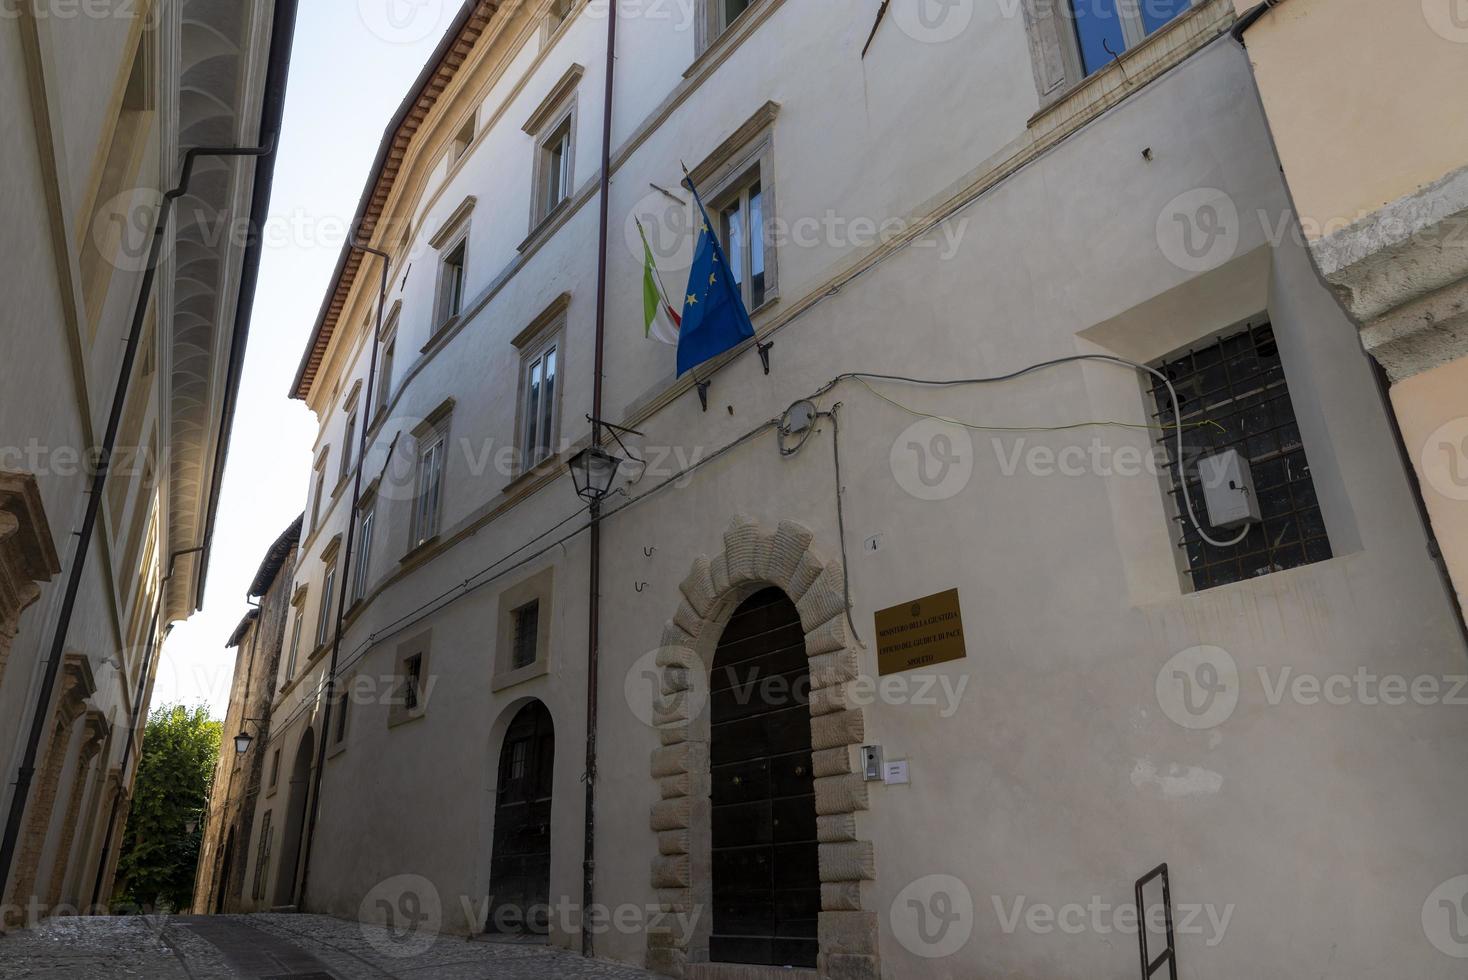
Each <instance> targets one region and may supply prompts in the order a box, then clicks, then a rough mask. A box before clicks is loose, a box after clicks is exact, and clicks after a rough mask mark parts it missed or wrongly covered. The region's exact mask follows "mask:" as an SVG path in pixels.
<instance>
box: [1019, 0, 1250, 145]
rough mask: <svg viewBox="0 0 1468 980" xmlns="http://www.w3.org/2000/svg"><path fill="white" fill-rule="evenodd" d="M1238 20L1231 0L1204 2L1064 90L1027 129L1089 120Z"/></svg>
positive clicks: (1051, 100) (1030, 121) (1037, 114)
mask: <svg viewBox="0 0 1468 980" xmlns="http://www.w3.org/2000/svg"><path fill="white" fill-rule="evenodd" d="M1233 20H1234V9H1233V5H1232V4H1231V3H1230V2H1229V0H1204V2H1202V3H1199V4H1197V5H1196V6H1194V7H1192V8H1190V9H1189V10H1188V11H1187V12H1186V13H1183V14H1181V15H1179V16H1178V17H1176V18H1174V19H1173V20H1172V21H1171V22H1170V23H1168V24H1166V25H1165V26H1163V27H1162V28H1160V29H1158V30H1156V31H1153V32H1152V33H1151V34H1150V35H1148V36H1147V37H1146V38H1145V39H1144V40H1143V41H1142V42H1141V43H1140V44H1137V45H1135V46H1134V47H1130V48H1128V49H1127V50H1125V51H1123V52H1122V53H1121V56H1120V57H1119V58H1116V59H1114V60H1113V61H1111V63H1110V64H1108V65H1106V66H1105V67H1104V68H1100V69H1097V70H1096V71H1094V72H1092V73H1091V74H1089V75H1087V76H1086V77H1085V78H1083V79H1081V80H1080V81H1078V82H1076V83H1075V84H1073V85H1069V86H1066V87H1065V88H1062V89H1061V90H1060V91H1059V92H1057V93H1056V94H1055V95H1054V96H1053V97H1051V98H1050V99H1049V100H1048V101H1047V102H1045V103H1044V104H1043V105H1041V106H1040V108H1039V110H1037V111H1036V112H1035V114H1034V115H1032V116H1031V117H1030V118H1029V121H1028V122H1027V123H1026V126H1027V128H1030V129H1034V128H1035V127H1036V126H1038V125H1040V124H1041V123H1044V122H1046V121H1047V120H1048V119H1049V118H1050V117H1051V116H1062V117H1063V121H1057V122H1056V123H1055V127H1056V128H1060V127H1063V126H1065V125H1067V123H1069V121H1070V120H1072V119H1081V120H1089V119H1090V118H1092V116H1094V115H1095V114H1097V113H1099V112H1100V111H1104V110H1105V109H1109V108H1111V106H1113V105H1115V104H1116V103H1118V102H1120V101H1122V100H1123V99H1125V98H1127V97H1128V96H1129V95H1131V94H1132V93H1133V92H1136V91H1138V90H1140V89H1141V88H1143V87H1145V86H1146V85H1147V83H1149V82H1151V81H1152V80H1153V79H1155V78H1156V77H1157V76H1158V75H1161V74H1162V73H1163V72H1165V71H1167V70H1168V69H1170V68H1173V67H1174V66H1176V65H1178V64H1180V63H1181V62H1182V61H1184V60H1185V59H1187V58H1188V57H1189V56H1191V55H1192V54H1193V53H1194V52H1195V51H1197V50H1198V49H1199V48H1201V47H1203V46H1204V45H1205V44H1207V43H1208V42H1210V41H1212V40H1213V39H1214V38H1215V37H1217V36H1218V33H1219V31H1222V30H1226V29H1227V28H1228V27H1229V25H1231V24H1232V23H1233ZM1091 110H1094V111H1091Z"/></svg>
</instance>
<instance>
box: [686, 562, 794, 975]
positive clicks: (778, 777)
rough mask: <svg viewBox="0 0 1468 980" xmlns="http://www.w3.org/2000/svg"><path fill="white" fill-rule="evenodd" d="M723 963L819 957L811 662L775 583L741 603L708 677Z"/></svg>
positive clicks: (717, 955) (718, 938) (719, 956)
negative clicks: (811, 732)
mask: <svg viewBox="0 0 1468 980" xmlns="http://www.w3.org/2000/svg"><path fill="white" fill-rule="evenodd" d="M710 704H711V711H712V716H711V732H710V753H711V759H710V761H711V766H712V776H713V779H712V795H713V800H712V804H713V808H712V809H713V813H712V818H713V890H714V918H713V935H712V936H711V937H710V940H709V958H710V959H711V960H713V961H714V962H715V963H757V964H766V965H771V966H792V967H813V966H815V965H816V953H817V949H818V946H817V941H816V927H817V924H818V921H819V918H820V910H821V880H820V869H819V866H818V863H817V848H816V801H815V779H814V777H813V776H812V774H811V745H810V667H809V663H808V662H807V659H806V655H805V631H804V629H802V628H801V625H800V613H799V612H798V611H797V610H796V608H795V604H794V603H793V602H791V601H790V598H789V597H788V596H787V595H785V593H784V592H782V591H780V590H779V589H766V590H765V591H763V592H760V593H758V594H757V595H755V596H753V597H752V598H750V599H749V600H748V601H746V602H745V603H744V604H743V605H742V606H740V607H739V608H738V609H737V610H735V612H734V616H733V618H731V619H730V620H729V625H728V626H726V627H725V628H724V634H723V636H722V637H721V638H720V639H719V646H718V649H717V650H716V652H715V654H714V669H713V676H712V678H711V680H710Z"/></svg>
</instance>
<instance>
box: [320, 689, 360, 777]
mask: <svg viewBox="0 0 1468 980" xmlns="http://www.w3.org/2000/svg"><path fill="white" fill-rule="evenodd" d="M353 679H354V677H352V676H349V677H341V678H338V679H337V684H336V699H335V700H334V701H333V702H332V705H331V708H332V711H333V712H335V714H333V715H332V718H331V731H330V732H328V733H327V741H326V746H327V755H326V757H327V758H328V759H334V758H336V757H337V756H339V755H341V754H342V753H343V752H345V751H346V749H347V744H348V736H350V735H351V733H352V719H351V712H350V711H349V709H350V708H351V705H352V681H353Z"/></svg>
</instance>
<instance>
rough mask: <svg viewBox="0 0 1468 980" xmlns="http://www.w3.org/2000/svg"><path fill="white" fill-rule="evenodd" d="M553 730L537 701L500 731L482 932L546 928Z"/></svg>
mask: <svg viewBox="0 0 1468 980" xmlns="http://www.w3.org/2000/svg"><path fill="white" fill-rule="evenodd" d="M555 757H556V733H555V726H554V724H553V723H552V721H551V716H550V712H549V711H547V710H546V707H545V705H544V704H542V703H541V702H539V701H531V702H530V703H529V704H527V705H525V707H523V708H521V709H520V711H519V713H518V714H516V715H515V718H514V720H513V721H512V722H510V727H509V730H508V731H507V732H506V733H505V743H504V747H503V748H502V749H501V750H500V765H499V784H498V791H497V793H496V795H495V809H494V844H493V848H494V850H493V851H492V852H491V855H490V866H489V888H490V896H491V902H490V912H489V921H488V922H487V924H486V931H487V932H491V933H500V934H511V935H516V934H518V935H545V934H546V933H547V932H549V931H550V819H551V789H552V786H553V778H554V770H555Z"/></svg>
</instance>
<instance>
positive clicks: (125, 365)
mask: <svg viewBox="0 0 1468 980" xmlns="http://www.w3.org/2000/svg"><path fill="white" fill-rule="evenodd" d="M274 152H275V138H274V136H273V135H271V136H270V137H269V138H267V139H266V140H265V141H264V143H263V145H261V146H249V147H240V146H222V147H220V146H215V147H207V146H199V147H194V148H193V149H191V150H189V151H188V152H187V153H186V154H184V164H183V175H182V178H181V179H180V181H179V185H178V186H177V187H175V188H174V189H173V190H171V191H169V192H168V193H167V194H165V195H164V196H163V203H162V205H161V207H159V209H158V221H157V223H156V224H155V225H154V227H153V243H152V245H150V246H149V249H148V264H147V266H146V268H145V270H144V272H143V281H142V284H141V287H140V289H139V292H138V302H137V305H136V306H135V307H134V308H133V319H132V326H131V328H130V329H129V330H128V334H127V346H126V347H125V348H124V350H123V355H122V366H121V368H120V369H119V371H118V379H117V388H116V389H115V391H114V393H113V396H112V411H111V412H110V414H109V415H108V417H107V430H106V434H105V435H104V436H103V437H102V445H101V446H100V447H99V448H98V449H97V465H96V472H95V473H93V474H92V486H91V490H90V491H89V492H88V497H87V509H86V513H85V515H84V516H83V518H82V527H81V530H80V531H79V532H77V543H76V551H75V552H74V553H73V555H72V560H71V573H70V575H68V576H67V580H66V592H65V593H64V595H63V597H62V600H61V615H60V618H59V620H58V622H57V624H56V632H55V634H54V635H53V636H52V639H51V652H50V657H49V659H47V661H46V671H45V674H44V676H43V677H42V679H41V690H40V692H39V693H38V694H37V696H36V710H35V714H34V716H33V717H32V718H31V731H30V736H29V737H28V738H27V740H26V748H25V755H24V756H23V757H22V759H21V763H20V769H19V771H18V772H17V773H16V777H15V794H14V796H12V797H11V799H10V814H9V816H8V817H7V818H6V821H5V836H4V839H3V840H0V883H4V882H8V881H9V880H10V870H11V866H12V865H13V864H14V861H15V852H16V845H17V843H18V842H19V840H20V826H21V822H22V820H23V819H24V817H25V810H26V803H27V802H28V801H29V799H30V790H31V779H32V777H33V776H34V775H35V771H36V754H37V752H38V751H39V749H40V745H41V737H42V735H43V734H44V733H45V731H46V723H47V722H48V721H49V716H50V710H49V709H50V706H51V696H52V694H54V693H55V690H56V676H57V674H58V673H59V672H60V669H61V658H62V656H63V654H64V652H65V650H66V635H67V631H68V630H69V629H70V627H71V617H72V614H73V613H74V612H75V611H76V600H77V595H78V593H80V591H81V585H82V573H83V572H84V571H85V569H86V564H87V556H88V554H89V553H90V552H91V548H92V534H93V532H94V531H95V530H96V528H97V515H98V513H99V512H100V511H101V508H102V492H103V490H104V489H105V488H106V485H107V473H108V470H109V468H110V466H111V464H112V451H113V450H114V449H115V448H116V447H117V433H118V429H119V428H120V427H121V424H122V409H123V406H124V404H126V402H127V392H128V388H129V386H130V385H131V383H132V375H133V365H134V363H135V362H136V361H137V356H138V345H139V341H140V340H141V339H142V336H143V324H144V321H145V320H146V318H147V313H148V301H149V300H150V299H151V298H152V295H153V282H154V280H155V279H156V278H157V276H158V260H159V257H160V255H161V254H162V251H163V240H164V237H165V235H166V233H167V229H168V220H169V217H170V216H171V215H172V213H173V205H174V204H175V203H176V202H177V201H178V199H179V198H181V197H183V196H184V195H185V194H187V193H188V191H189V184H190V183H191V182H192V181H193V177H194V165H195V164H196V163H197V162H198V160H199V158H200V157H266V156H269V155H270V154H272V153H274ZM159 598H160V601H161V599H162V596H161V595H160V597H159Z"/></svg>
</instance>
